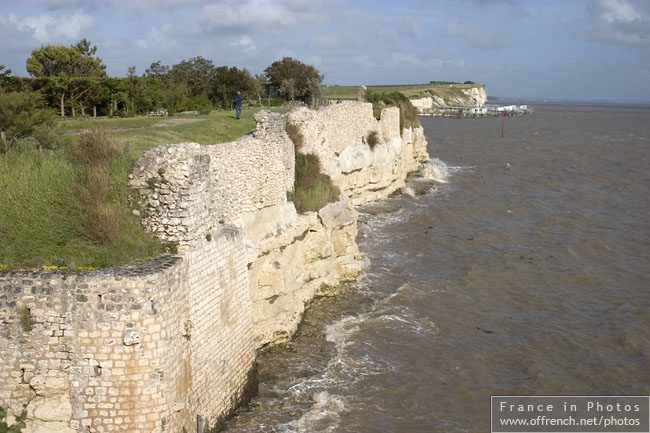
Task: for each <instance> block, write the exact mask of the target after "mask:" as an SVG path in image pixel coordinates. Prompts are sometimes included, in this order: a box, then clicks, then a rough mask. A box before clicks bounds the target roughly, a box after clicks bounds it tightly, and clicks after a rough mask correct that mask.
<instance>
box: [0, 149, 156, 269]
mask: <svg viewBox="0 0 650 433" xmlns="http://www.w3.org/2000/svg"><path fill="white" fill-rule="evenodd" d="M126 165H130V162H129V161H127V159H126V158H123V159H122V160H120V161H117V163H116V164H115V166H114V167H112V168H111V170H115V171H118V172H120V174H119V175H118V177H119V176H121V175H122V174H121V172H122V171H123V168H124V166H126ZM120 166H121V167H120ZM115 171H113V175H114V173H115ZM111 182H112V183H113V182H114V183H116V184H118V185H112V187H111V192H112V194H111V200H112V201H114V202H116V203H117V204H119V206H118V209H119V212H120V214H121V217H122V218H121V219H122V220H124V224H123V225H122V227H121V230H120V233H119V236H118V238H117V239H116V241H115V242H114V243H112V244H110V245H107V244H104V243H101V242H98V241H97V240H96V239H93V237H92V236H90V235H89V233H88V231H87V230H86V220H87V217H88V210H87V209H86V208H85V206H84V204H83V203H82V201H81V200H80V197H79V195H80V185H81V184H83V181H82V167H81V166H80V165H79V164H77V163H75V162H73V161H72V159H71V158H70V157H69V156H68V154H67V153H66V152H50V153H41V152H38V151H27V152H10V153H8V154H6V155H3V156H2V157H1V158H0V203H2V208H3V211H2V212H1V213H0V263H1V264H3V265H4V266H5V267H6V268H8V269H12V268H17V267H22V268H25V267H27V268H30V267H39V266H52V265H55V266H66V267H68V268H70V269H74V268H76V267H77V266H84V267H104V266H111V265H114V264H122V263H126V262H128V261H131V260H134V259H136V258H145V257H150V256H152V255H154V254H157V253H158V252H159V251H161V250H162V248H161V246H160V243H159V242H157V241H156V240H154V239H153V238H151V237H149V236H148V235H146V234H145V233H144V231H143V230H142V228H141V227H140V223H139V221H137V219H136V218H135V217H134V216H133V215H132V214H131V212H130V210H129V209H128V206H127V203H126V197H128V195H126V192H125V191H124V189H125V186H126V183H125V182H119V181H118V179H116V178H111ZM123 194H124V195H123Z"/></svg>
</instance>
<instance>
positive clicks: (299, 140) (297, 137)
mask: <svg viewBox="0 0 650 433" xmlns="http://www.w3.org/2000/svg"><path fill="white" fill-rule="evenodd" d="M285 129H286V131H287V135H288V136H289V138H290V139H291V141H293V146H294V148H295V149H296V153H298V152H300V150H301V149H302V145H303V143H304V141H305V138H304V137H303V136H302V134H301V133H300V131H299V130H298V127H297V126H296V125H294V124H293V123H289V122H287V124H286V126H285Z"/></svg>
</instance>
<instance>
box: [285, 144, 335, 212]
mask: <svg viewBox="0 0 650 433" xmlns="http://www.w3.org/2000/svg"><path fill="white" fill-rule="evenodd" d="M295 173H296V174H295V181H294V193H293V203H294V205H295V206H296V210H297V211H298V212H300V213H304V212H307V211H317V210H319V209H320V208H322V207H323V206H325V205H326V204H327V203H331V202H334V201H336V200H338V197H339V195H340V194H341V192H340V191H339V189H338V187H336V186H335V185H333V184H332V180H331V179H330V177H329V176H327V175H326V174H323V173H321V172H320V161H319V160H318V156H316V155H314V154H302V153H296V172H295Z"/></svg>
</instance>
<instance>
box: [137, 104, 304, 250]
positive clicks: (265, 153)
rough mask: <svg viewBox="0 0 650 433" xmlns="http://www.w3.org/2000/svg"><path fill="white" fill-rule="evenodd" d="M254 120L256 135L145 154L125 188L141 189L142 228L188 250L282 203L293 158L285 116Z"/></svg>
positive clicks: (260, 115)
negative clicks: (248, 216) (223, 228)
mask: <svg viewBox="0 0 650 433" xmlns="http://www.w3.org/2000/svg"><path fill="white" fill-rule="evenodd" d="M255 117H256V120H257V121H258V127H257V130H256V131H255V133H254V134H252V135H246V136H244V137H242V138H240V139H239V140H237V141H233V142H230V143H222V144H217V145H213V146H201V145H199V144H196V143H181V144H169V145H165V146H159V147H156V148H153V149H150V150H148V151H147V152H145V153H144V155H143V156H142V158H141V159H140V160H139V161H138V163H137V164H136V167H135V170H134V172H133V174H132V175H131V180H130V185H131V186H132V187H133V188H136V189H137V190H139V191H140V197H141V205H142V208H143V213H144V215H143V224H144V226H145V228H147V230H149V231H150V232H152V233H153V234H154V235H156V236H158V237H159V238H160V239H162V240H164V241H167V242H175V243H178V244H179V246H180V248H181V249H189V248H191V247H192V245H194V244H195V243H196V242H197V241H199V240H200V239H204V238H205V237H208V235H210V236H212V234H213V233H215V232H217V231H219V230H220V228H221V226H222V225H223V224H224V223H228V222H234V221H236V220H237V219H238V218H239V217H240V216H241V215H243V214H246V213H251V212H256V211H258V210H260V209H263V208H266V207H269V206H273V205H277V204H282V203H286V195H287V191H291V190H292V189H293V180H294V171H293V170H294V154H293V143H292V142H291V140H289V138H288V136H287V135H286V133H285V132H284V125H285V120H284V117H283V116H282V115H280V114H272V113H269V112H260V113H258V114H256V115H255Z"/></svg>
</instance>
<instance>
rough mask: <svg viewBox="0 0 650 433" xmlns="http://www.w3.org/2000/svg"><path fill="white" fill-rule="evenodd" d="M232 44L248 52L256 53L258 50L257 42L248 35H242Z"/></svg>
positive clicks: (231, 43)
mask: <svg viewBox="0 0 650 433" xmlns="http://www.w3.org/2000/svg"><path fill="white" fill-rule="evenodd" d="M230 46H231V47H234V48H236V49H238V50H240V51H243V52H244V53H247V54H254V53H256V52H257V46H255V42H253V40H252V39H251V38H250V36H247V35H241V36H239V37H237V38H235V39H233V40H232V41H231V42H230Z"/></svg>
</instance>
